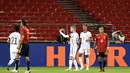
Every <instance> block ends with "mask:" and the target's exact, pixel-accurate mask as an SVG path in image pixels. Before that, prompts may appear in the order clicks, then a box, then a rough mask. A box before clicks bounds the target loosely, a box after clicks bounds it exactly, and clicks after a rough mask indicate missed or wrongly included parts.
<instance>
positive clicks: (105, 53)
mask: <svg viewBox="0 0 130 73" xmlns="http://www.w3.org/2000/svg"><path fill="white" fill-rule="evenodd" d="M108 48H109V47H107V50H106V52H105V55H107V54H108V52H109V50H108Z"/></svg>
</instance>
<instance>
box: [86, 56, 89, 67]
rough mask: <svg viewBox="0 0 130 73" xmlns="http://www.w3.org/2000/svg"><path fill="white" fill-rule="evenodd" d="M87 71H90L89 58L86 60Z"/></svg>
mask: <svg viewBox="0 0 130 73" xmlns="http://www.w3.org/2000/svg"><path fill="white" fill-rule="evenodd" d="M86 70H89V58H86Z"/></svg>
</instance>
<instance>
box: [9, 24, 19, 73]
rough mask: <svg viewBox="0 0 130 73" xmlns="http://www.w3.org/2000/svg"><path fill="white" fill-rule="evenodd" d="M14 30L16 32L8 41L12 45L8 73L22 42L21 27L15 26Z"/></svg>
mask: <svg viewBox="0 0 130 73" xmlns="http://www.w3.org/2000/svg"><path fill="white" fill-rule="evenodd" d="M14 30H15V32H13V33H11V34H10V35H9V37H8V39H7V42H8V43H9V44H10V61H9V63H8V67H7V70H8V71H9V70H10V66H11V64H12V63H13V62H14V61H15V57H16V54H17V51H18V49H17V46H18V43H19V41H20V36H21V35H20V33H19V30H20V26H19V25H15V26H14Z"/></svg>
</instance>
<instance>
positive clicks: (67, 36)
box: [59, 29, 69, 38]
mask: <svg viewBox="0 0 130 73" xmlns="http://www.w3.org/2000/svg"><path fill="white" fill-rule="evenodd" d="M62 30H63V29H60V30H59V32H60V34H61V35H62V36H63V37H65V38H69V35H66V34H64V33H63V32H62Z"/></svg>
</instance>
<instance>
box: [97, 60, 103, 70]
mask: <svg viewBox="0 0 130 73" xmlns="http://www.w3.org/2000/svg"><path fill="white" fill-rule="evenodd" d="M98 63H99V67H100V69H102V62H101V61H99V62H98Z"/></svg>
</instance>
